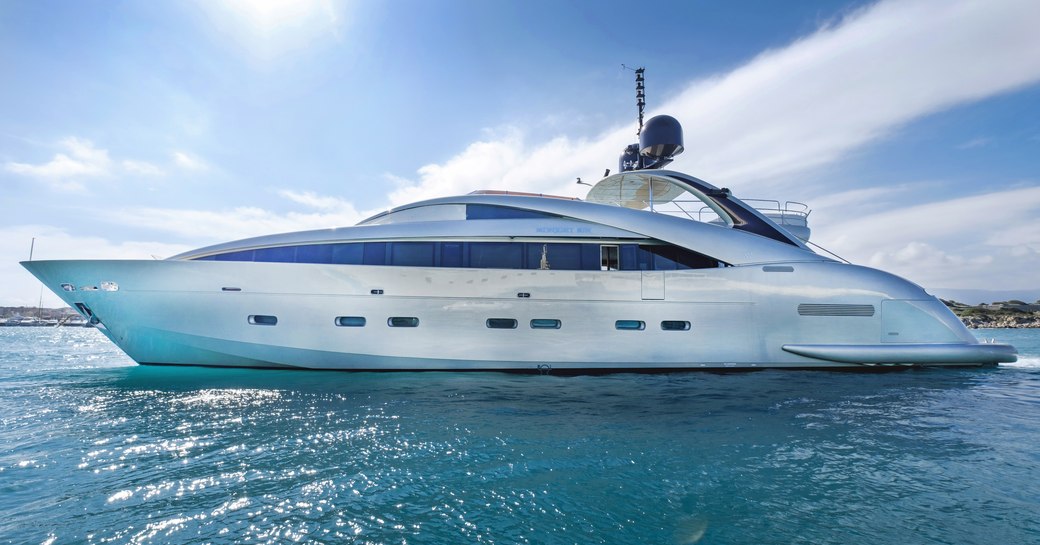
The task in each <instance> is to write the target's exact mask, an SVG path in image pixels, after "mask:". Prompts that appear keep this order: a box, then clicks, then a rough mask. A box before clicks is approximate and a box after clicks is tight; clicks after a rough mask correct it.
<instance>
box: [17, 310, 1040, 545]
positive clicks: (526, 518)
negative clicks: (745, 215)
mask: <svg viewBox="0 0 1040 545" xmlns="http://www.w3.org/2000/svg"><path fill="white" fill-rule="evenodd" d="M978 334H979V336H980V337H987V338H995V339H997V340H998V341H1005V342H1011V343H1013V344H1015V345H1016V346H1018V348H1019V351H1020V352H1021V353H1022V354H1023V357H1022V359H1021V360H1020V362H1019V363H1017V364H1012V365H1009V366H1002V367H999V368H995V369H974V370H915V371H904V372H894V373H883V374H851V373H836V372H808V371H792V372H779V371H762V372H755V373H736V374H710V373H679V374H666V375H630V374H626V375H608V376H593V377H555V376H517V375H507V374H498V373H471V374H453V373H425V374H423V373H388V374H379V373H331V372H302V371H301V372H296V371H254V370H244V371H236V370H219V369H192V368H154V367H139V366H136V365H133V364H132V363H131V362H130V360H129V359H128V358H127V357H126V356H125V355H123V354H122V353H121V352H119V351H118V350H117V349H115V348H114V347H113V346H112V345H111V344H110V343H108V342H107V341H106V340H105V339H104V338H103V337H102V336H101V335H100V334H99V333H98V332H97V331H94V330H90V329H72V328H57V329H55V328H48V329H44V328H24V329H23V328H0V543H19V544H21V543H54V544H59V543H287V542H304V543H358V544H361V543H365V544H376V543H380V544H383V543H385V544H413V543H503V544H504V543H532V544H546V543H548V544H552V543H581V544H584V543H623V544H634V543H661V544H668V543H674V544H690V543H705V544H708V543H712V544H718V543H727V544H728V543H757V544H773V543H776V544H781V543H783V544H788V543H833V544H846V545H848V544H868V543H869V544H878V543H900V544H917V543H936V544H938V543H958V544H964V543H987V544H990V543H1006V544H1025V543H1040V452H1038V445H1040V331H1028V330H1019V331H1015V330H983V331H980V332H978Z"/></svg>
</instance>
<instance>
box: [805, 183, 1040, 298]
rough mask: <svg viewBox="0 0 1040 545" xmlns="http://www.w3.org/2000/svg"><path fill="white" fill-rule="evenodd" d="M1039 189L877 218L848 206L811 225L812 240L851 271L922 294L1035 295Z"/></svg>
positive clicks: (878, 214) (894, 211) (1039, 239)
mask: <svg viewBox="0 0 1040 545" xmlns="http://www.w3.org/2000/svg"><path fill="white" fill-rule="evenodd" d="M1038 217H1040V187H1028V188H1018V189H1008V190H1004V191H996V192H993V193H989V194H985V195H976V196H971V197H962V198H957V199H949V200H945V201H939V202H929V203H922V204H917V205H913V206H906V207H901V208H893V209H888V210H883V211H873V210H868V209H867V208H865V207H864V206H862V205H861V204H858V203H850V204H849V205H848V206H846V207H843V208H842V209H841V211H840V212H834V213H833V214H831V215H829V216H827V217H826V218H820V219H822V220H823V221H818V222H816V223H815V224H814V225H813V239H814V240H815V241H816V242H817V243H818V244H820V245H821V246H823V247H825V248H827V249H829V250H832V251H834V252H836V253H838V254H839V255H841V256H842V257H845V258H846V259H849V260H851V261H853V262H854V263H863V264H866V265H870V266H875V267H879V268H882V269H885V270H888V271H891V272H893V273H896V274H899V275H902V276H905V277H907V278H910V279H912V280H914V281H916V282H918V283H920V284H922V285H925V286H942V287H969V286H971V287H976V286H977V287H982V286H987V287H990V288H993V286H988V284H989V283H991V282H993V279H995V278H999V279H1000V284H1001V285H1000V286H998V287H999V288H1015V289H1023V288H1035V287H1037V282H1038V277H1037V275H1036V272H1035V271H1037V270H1040V226H1038V225H1037V222H1036V218H1038Z"/></svg>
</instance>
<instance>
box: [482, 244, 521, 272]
mask: <svg viewBox="0 0 1040 545" xmlns="http://www.w3.org/2000/svg"><path fill="white" fill-rule="evenodd" d="M523 262H524V254H523V244H520V243H517V242H471V243H469V266H470V267H473V268H477V269H520V268H522V267H523Z"/></svg>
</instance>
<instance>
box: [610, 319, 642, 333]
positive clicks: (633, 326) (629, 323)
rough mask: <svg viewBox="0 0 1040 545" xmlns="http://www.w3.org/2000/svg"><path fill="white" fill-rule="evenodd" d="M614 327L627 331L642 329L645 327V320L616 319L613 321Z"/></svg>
mask: <svg viewBox="0 0 1040 545" xmlns="http://www.w3.org/2000/svg"><path fill="white" fill-rule="evenodd" d="M614 328H615V329H622V330H627V331H642V330H644V329H646V322H643V321H642V320H618V321H616V322H614Z"/></svg>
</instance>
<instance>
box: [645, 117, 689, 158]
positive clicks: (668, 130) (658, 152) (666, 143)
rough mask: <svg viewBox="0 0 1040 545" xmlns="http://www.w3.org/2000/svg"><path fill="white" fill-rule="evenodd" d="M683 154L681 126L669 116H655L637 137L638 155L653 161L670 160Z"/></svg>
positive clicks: (647, 122)
mask: <svg viewBox="0 0 1040 545" xmlns="http://www.w3.org/2000/svg"><path fill="white" fill-rule="evenodd" d="M682 152H683V135H682V125H680V124H679V121H678V120H677V119H675V118H674V117H672V116H670V115H655V116H654V117H651V118H650V119H648V120H647V121H646V125H644V126H643V132H642V133H640V135H639V154H640V155H643V156H646V157H649V158H651V159H655V160H661V159H670V158H672V157H674V156H676V155H679V154H680V153H682Z"/></svg>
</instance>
